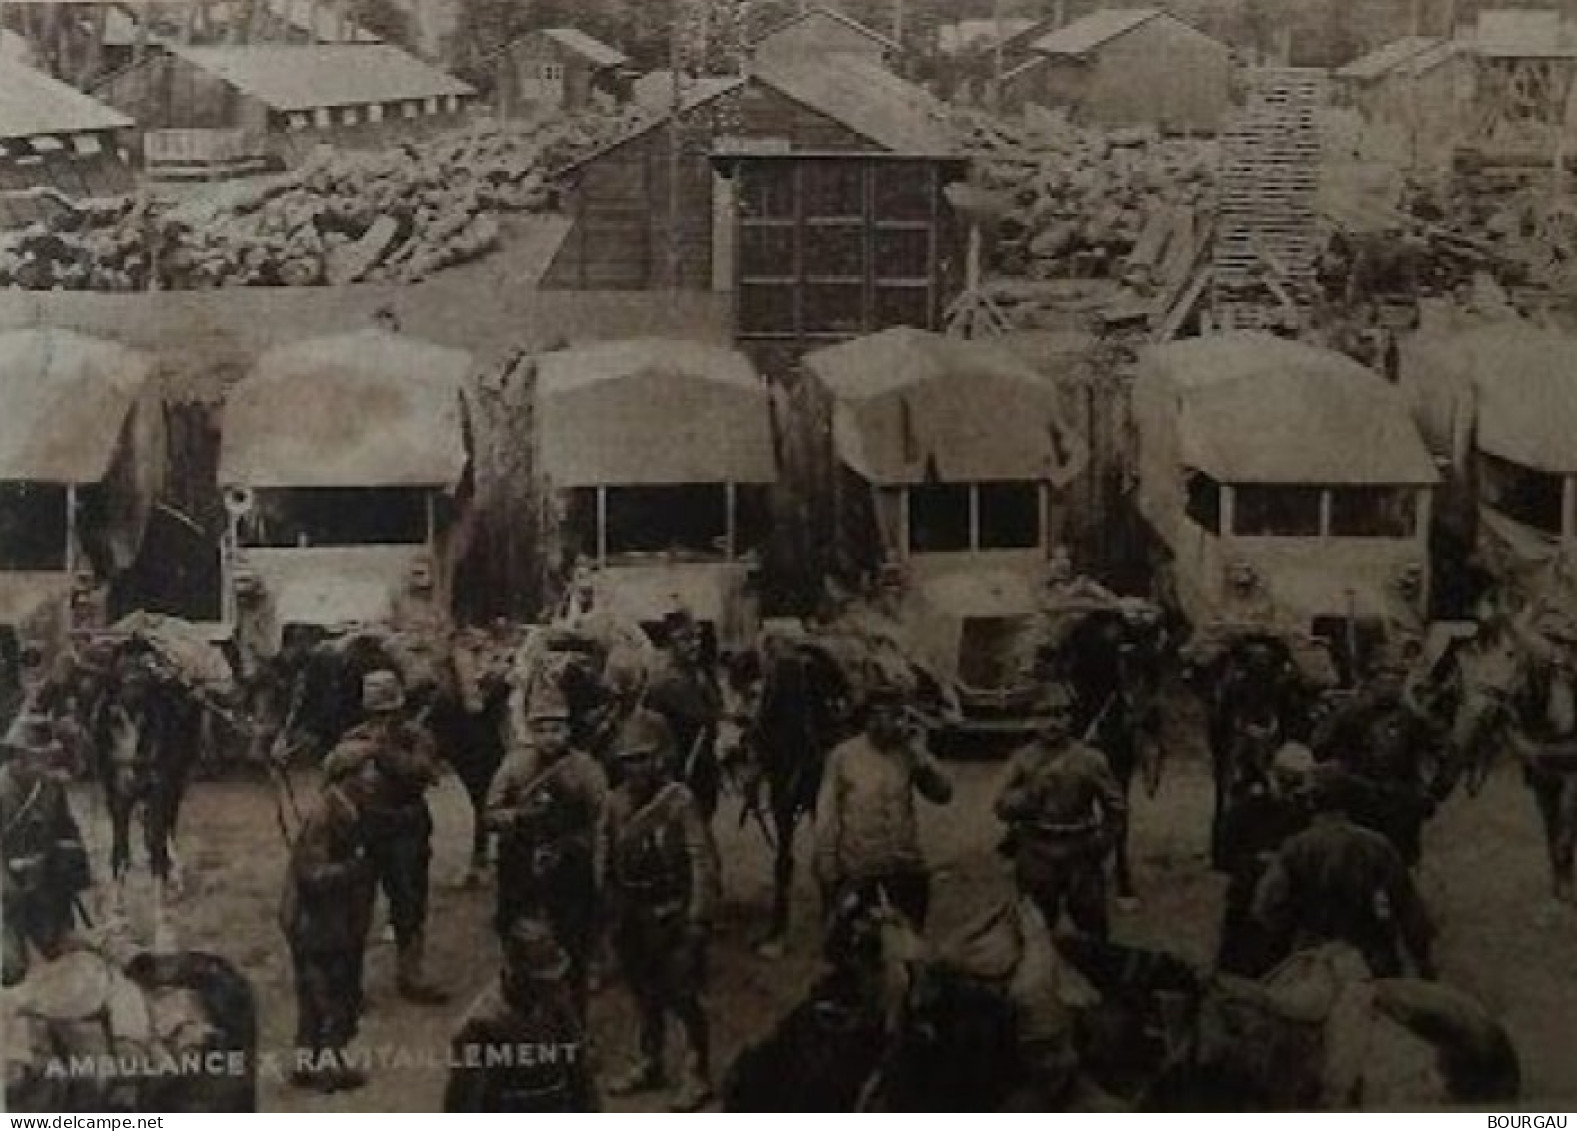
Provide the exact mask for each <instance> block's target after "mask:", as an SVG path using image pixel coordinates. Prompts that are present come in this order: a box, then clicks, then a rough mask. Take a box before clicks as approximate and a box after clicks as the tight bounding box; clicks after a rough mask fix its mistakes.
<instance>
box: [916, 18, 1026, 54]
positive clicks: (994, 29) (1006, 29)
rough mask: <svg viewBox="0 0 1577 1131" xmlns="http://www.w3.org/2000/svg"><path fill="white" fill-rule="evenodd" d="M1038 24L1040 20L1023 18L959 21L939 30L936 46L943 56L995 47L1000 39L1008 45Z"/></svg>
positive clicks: (945, 25) (937, 31) (943, 26)
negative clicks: (1017, 36)
mask: <svg viewBox="0 0 1577 1131" xmlns="http://www.w3.org/2000/svg"><path fill="white" fill-rule="evenodd" d="M1038 23H1040V21H1039V20H1032V19H1026V18H1024V17H1021V16H1020V17H1014V18H1012V19H1003V20H1001V21H998V20H959V21H958V22H957V23H952V24H943V25H942V26H941V27H939V28H937V30H936V46H937V50H938V51H940V52H941V53H942V54H943V55H957V54H958V53H960V52H962V51H972V50H974V49H976V48H987V47H993V46H995V45H996V42H997V40H998V39H999V38H1000V39H1001V40H1002V42H1004V43H1006V42H1007V41H1008V40H1010V39H1012V38H1013V37H1014V36H1016V35H1023V34H1024V33H1025V32H1026V31H1029V30H1030V29H1031V28H1033V27H1035V25H1036V24H1038ZM999 24H1000V26H999Z"/></svg>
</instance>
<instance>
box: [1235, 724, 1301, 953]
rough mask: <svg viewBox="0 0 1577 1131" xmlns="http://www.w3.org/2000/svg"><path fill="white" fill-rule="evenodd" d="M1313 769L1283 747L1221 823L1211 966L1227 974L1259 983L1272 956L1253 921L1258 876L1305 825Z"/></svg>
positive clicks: (1297, 750)
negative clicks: (1221, 887)
mask: <svg viewBox="0 0 1577 1131" xmlns="http://www.w3.org/2000/svg"><path fill="white" fill-rule="evenodd" d="M1313 770H1314V755H1313V754H1312V753H1311V752H1310V751H1309V748H1308V747H1307V746H1303V745H1301V744H1299V743H1294V742H1289V743H1287V744H1286V745H1284V746H1283V747H1282V748H1281V749H1280V750H1278V751H1277V752H1276V753H1275V755H1273V756H1272V758H1271V762H1270V772H1269V773H1268V774H1267V775H1266V776H1265V777H1264V778H1262V779H1255V780H1254V781H1252V782H1249V783H1247V784H1245V786H1244V787H1243V789H1242V790H1241V791H1239V792H1238V793H1237V794H1235V795H1234V796H1233V797H1232V798H1231V799H1230V800H1229V801H1228V804H1227V810H1226V812H1225V813H1224V814H1222V818H1221V859H1222V867H1223V868H1224V869H1225V871H1226V873H1227V876H1228V877H1229V878H1228V880H1227V893H1226V905H1225V907H1224V909H1223V911H1222V915H1221V937H1220V940H1219V945H1218V949H1217V951H1216V966H1217V968H1218V969H1221V970H1225V971H1226V972H1227V973H1229V974H1238V975H1241V976H1243V977H1246V978H1259V977H1263V976H1264V975H1265V974H1267V973H1269V972H1270V968H1271V966H1272V965H1273V964H1274V961H1275V955H1274V953H1273V951H1272V949H1271V945H1270V940H1268V939H1266V937H1265V935H1264V931H1263V928H1262V927H1261V926H1260V924H1259V922H1258V921H1257V920H1256V919H1255V918H1254V916H1253V908H1254V891H1255V889H1256V888H1257V887H1258V886H1259V880H1260V877H1261V876H1263V875H1264V874H1265V869H1266V868H1267V867H1268V866H1269V865H1270V861H1271V859H1272V858H1273V857H1274V856H1275V854H1276V853H1277V851H1279V850H1280V848H1281V846H1282V845H1283V844H1285V843H1286V841H1287V840H1288V838H1290V837H1292V836H1294V835H1295V834H1297V833H1299V832H1302V831H1303V829H1304V828H1305V827H1307V825H1308V823H1309V810H1308V806H1307V804H1306V802H1305V798H1304V786H1305V785H1306V783H1307V781H1308V777H1309V774H1310V773H1312V772H1313Z"/></svg>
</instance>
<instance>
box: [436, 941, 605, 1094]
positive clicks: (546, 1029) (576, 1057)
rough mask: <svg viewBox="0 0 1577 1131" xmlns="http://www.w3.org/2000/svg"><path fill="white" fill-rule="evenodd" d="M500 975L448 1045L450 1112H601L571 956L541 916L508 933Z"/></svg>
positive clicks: (474, 1004) (477, 1002) (473, 1006)
mask: <svg viewBox="0 0 1577 1131" xmlns="http://www.w3.org/2000/svg"><path fill="white" fill-rule="evenodd" d="M503 943H504V962H503V967H502V969H501V970H500V971H499V976H498V980H497V981H496V982H495V983H494V984H493V985H491V986H489V987H488V988H487V989H486V990H484V991H483V992H482V995H481V996H480V997H479V998H477V1000H476V1001H475V1002H473V1003H472V1005H471V1008H470V1009H469V1010H467V1011H466V1015H465V1017H464V1019H463V1020H462V1021H461V1022H460V1025H459V1027H458V1029H457V1030H456V1031H455V1035H454V1037H453V1038H452V1039H451V1041H450V1044H449V1066H450V1067H449V1084H448V1087H447V1089H446V1090H445V1092H444V1111H446V1112H478V1113H481V1112H511V1113H514V1112H543V1113H546V1112H582V1111H597V1110H598V1102H597V1090H596V1085H595V1082H594V1080H593V1077H592V1072H591V1064H590V1053H591V1050H590V1048H589V1047H588V1045H587V1041H586V1028H585V1020H584V1015H583V1014H581V1013H580V1012H579V1011H578V1010H577V1009H576V1008H575V1004H574V1000H573V996H574V995H573V990H572V989H571V988H570V984H569V979H570V977H571V971H572V968H573V966H574V960H573V958H572V957H571V956H570V955H568V954H566V953H565V952H564V948H563V947H561V946H560V945H559V941H558V939H556V938H555V937H554V934H553V928H552V927H551V926H549V925H548V924H547V923H545V922H543V921H542V920H540V919H529V918H520V919H516V920H515V921H514V922H513V923H511V924H510V926H509V928H508V930H507V931H506V932H505V933H504V936H503Z"/></svg>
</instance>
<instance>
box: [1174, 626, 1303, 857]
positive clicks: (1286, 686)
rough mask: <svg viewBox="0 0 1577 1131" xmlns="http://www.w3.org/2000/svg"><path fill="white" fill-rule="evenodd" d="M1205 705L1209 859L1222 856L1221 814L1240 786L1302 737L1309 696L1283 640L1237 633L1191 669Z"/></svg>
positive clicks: (1265, 769)
mask: <svg viewBox="0 0 1577 1131" xmlns="http://www.w3.org/2000/svg"><path fill="white" fill-rule="evenodd" d="M1194 677H1195V680H1194V681H1195V685H1196V687H1197V688H1198V690H1199V692H1200V695H1201V697H1202V698H1203V700H1204V704H1205V734H1206V740H1207V742H1208V743H1209V745H1210V765H1211V776H1212V778H1213V779H1214V783H1215V806H1214V808H1213V810H1212V811H1211V816H1210V859H1211V864H1212V866H1213V867H1216V868H1221V867H1223V866H1224V865H1225V861H1224V860H1223V857H1222V843H1221V830H1222V818H1223V816H1224V815H1225V812H1226V808H1227V804H1228V802H1229V801H1230V800H1231V798H1232V797H1233V796H1234V795H1235V794H1236V792H1237V791H1239V790H1240V789H1243V788H1245V787H1246V786H1248V785H1251V784H1253V783H1254V782H1258V781H1263V780H1264V778H1265V775H1266V774H1267V773H1268V772H1269V770H1270V760H1271V758H1272V757H1273V756H1274V754H1275V753H1276V751H1277V750H1278V749H1279V748H1280V747H1281V746H1282V745H1283V744H1284V743H1286V742H1290V741H1302V740H1303V739H1305V738H1306V737H1307V731H1308V727H1309V725H1310V710H1311V707H1312V704H1313V694H1312V691H1311V689H1310V688H1308V687H1307V686H1306V685H1305V683H1304V681H1303V679H1302V677H1301V675H1300V673H1299V670H1298V666H1297V663H1296V661H1295V660H1294V659H1293V655H1292V650H1291V648H1289V647H1288V645H1287V643H1286V641H1284V640H1282V639H1280V638H1279V637H1276V636H1271V635H1268V634H1263V633H1251V634H1247V635H1242V636H1237V637H1235V638H1234V639H1232V640H1231V641H1230V642H1229V643H1228V644H1227V646H1226V647H1225V648H1224V649H1223V650H1222V651H1221V652H1220V653H1219V654H1218V655H1216V656H1215V657H1213V658H1212V659H1211V660H1210V661H1209V662H1208V663H1207V664H1205V665H1204V666H1203V667H1201V668H1199V669H1197V670H1196V671H1195V673H1194Z"/></svg>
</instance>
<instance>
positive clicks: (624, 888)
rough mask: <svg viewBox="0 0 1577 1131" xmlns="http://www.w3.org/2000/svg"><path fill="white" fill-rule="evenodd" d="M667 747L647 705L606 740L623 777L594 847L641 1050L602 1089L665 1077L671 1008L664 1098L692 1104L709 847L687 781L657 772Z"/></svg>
mask: <svg viewBox="0 0 1577 1131" xmlns="http://www.w3.org/2000/svg"><path fill="white" fill-rule="evenodd" d="M672 752H673V736H672V735H671V734H670V733H669V730H668V726H667V724H666V723H665V722H664V721H663V719H662V717H661V716H659V715H657V714H654V713H653V712H651V711H646V710H637V711H636V712H635V713H634V714H633V715H632V716H631V717H630V718H629V720H628V721H627V722H626V723H625V724H624V727H623V729H622V730H621V731H620V733H619V736H618V739H617V741H616V742H615V744H614V750H613V756H614V757H615V758H616V759H617V760H618V763H619V769H620V771H621V774H622V781H621V783H620V785H619V787H618V788H617V789H615V790H614V791H613V794H612V796H610V797H609V799H608V807H607V816H606V818H605V819H604V821H603V824H602V843H601V848H600V852H601V857H602V862H603V864H602V875H603V876H604V881H605V883H606V892H607V905H608V918H609V926H610V928H611V931H612V937H613V949H614V953H615V954H616V955H617V957H618V961H619V965H620V967H621V968H622V969H623V972H624V977H625V981H626V983H627V984H628V986H629V987H630V994H631V996H632V997H633V998H634V999H635V1007H636V1013H637V1017H638V1020H639V1028H640V1038H639V1040H640V1050H639V1054H638V1055H637V1057H636V1059H635V1061H634V1063H633V1064H632V1065H631V1066H630V1068H629V1070H628V1071H627V1072H625V1073H623V1074H621V1075H620V1076H618V1077H617V1078H616V1079H615V1080H613V1081H612V1082H611V1083H610V1085H609V1089H608V1090H609V1091H610V1092H611V1093H612V1094H614V1095H630V1094H634V1093H637V1092H648V1091H656V1090H659V1089H662V1088H665V1087H667V1085H668V1072H667V1066H666V1059H665V1052H666V1049H665V1039H664V1038H665V1032H666V1028H667V1025H666V1023H667V1020H668V1018H669V1017H670V1016H672V1017H673V1018H675V1019H676V1020H677V1021H678V1022H679V1026H680V1028H681V1029H682V1031H683V1033H684V1038H685V1045H686V1050H685V1058H684V1062H683V1066H682V1070H681V1077H680V1081H679V1089H678V1091H677V1092H676V1093H675V1094H674V1095H673V1096H672V1098H671V1100H670V1104H669V1106H670V1107H671V1108H672V1109H673V1110H675V1111H697V1110H699V1109H700V1108H702V1107H704V1106H705V1105H706V1104H707V1103H708V1102H710V1100H711V1097H712V1081H711V1037H710V1030H709V1026H708V1024H707V1017H706V1011H705V1007H704V1005H703V1003H702V991H703V989H704V985H705V972H706V943H707V934H708V932H709V930H710V927H711V921H712V909H713V907H714V906H715V904H716V901H717V896H718V891H717V887H718V883H717V849H716V846H715V845H714V844H713V842H712V835H711V832H710V831H709V829H708V827H707V824H706V822H705V820H704V819H703V818H702V816H701V810H700V807H699V806H698V805H697V804H696V801H695V798H694V796H693V795H692V794H691V793H690V790H689V788H688V787H686V786H685V785H684V784H683V783H682V782H676V781H672V780H669V778H668V776H667V774H666V772H665V767H666V766H667V765H668V764H669V763H670V761H671V758H672Z"/></svg>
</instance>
